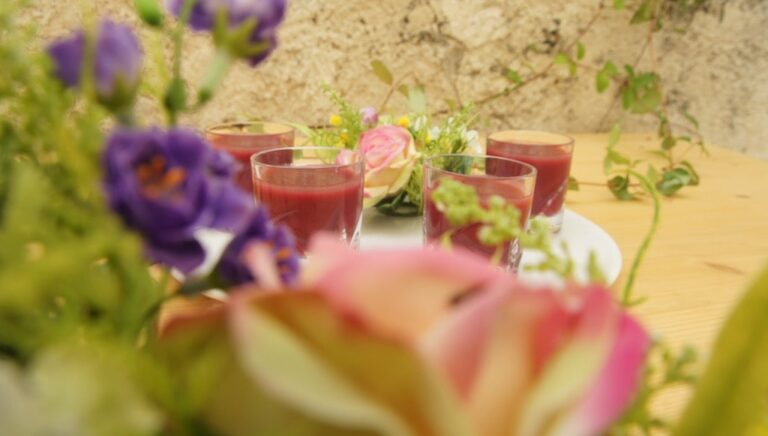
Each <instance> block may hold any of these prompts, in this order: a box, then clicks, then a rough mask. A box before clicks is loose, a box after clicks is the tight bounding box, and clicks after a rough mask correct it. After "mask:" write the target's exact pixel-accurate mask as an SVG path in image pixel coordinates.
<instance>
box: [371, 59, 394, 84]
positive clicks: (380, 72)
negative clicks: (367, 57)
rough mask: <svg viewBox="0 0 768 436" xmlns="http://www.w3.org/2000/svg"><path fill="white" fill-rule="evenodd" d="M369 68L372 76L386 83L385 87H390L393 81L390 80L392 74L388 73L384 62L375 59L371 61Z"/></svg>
mask: <svg viewBox="0 0 768 436" xmlns="http://www.w3.org/2000/svg"><path fill="white" fill-rule="evenodd" d="M371 68H373V74H375V75H376V77H378V78H379V80H381V81H382V82H384V83H386V84H387V85H392V83H393V81H394V79H393V78H392V72H391V71H389V68H387V66H386V65H384V62H382V61H380V60H378V59H375V60H373V61H371Z"/></svg>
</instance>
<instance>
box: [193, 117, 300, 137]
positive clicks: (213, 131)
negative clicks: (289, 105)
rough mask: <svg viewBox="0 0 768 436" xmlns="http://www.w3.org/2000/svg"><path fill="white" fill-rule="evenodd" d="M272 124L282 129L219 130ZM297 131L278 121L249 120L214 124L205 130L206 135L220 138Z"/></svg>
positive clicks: (273, 134)
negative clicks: (258, 130)
mask: <svg viewBox="0 0 768 436" xmlns="http://www.w3.org/2000/svg"><path fill="white" fill-rule="evenodd" d="M259 123H261V124H270V125H272V126H278V127H279V128H280V129H279V130H277V131H275V132H263V133H262V132H231V131H220V130H219V129H226V128H231V127H245V126H249V125H253V124H259ZM295 131H296V129H294V128H293V126H291V125H289V124H287V123H281V122H278V121H261V120H248V121H231V122H227V123H219V124H214V125H212V126H208V127H206V128H205V134H206V135H219V136H248V135H252V136H280V135H285V134H287V133H294V132H295Z"/></svg>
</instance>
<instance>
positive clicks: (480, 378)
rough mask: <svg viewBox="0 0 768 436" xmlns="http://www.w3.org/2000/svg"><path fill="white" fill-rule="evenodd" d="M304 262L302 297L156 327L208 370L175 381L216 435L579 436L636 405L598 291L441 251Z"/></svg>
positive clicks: (639, 333)
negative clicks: (288, 431)
mask: <svg viewBox="0 0 768 436" xmlns="http://www.w3.org/2000/svg"><path fill="white" fill-rule="evenodd" d="M310 251H311V253H312V256H311V257H310V260H309V261H308V263H307V265H306V268H305V270H304V276H303V278H302V283H301V286H300V290H294V291H291V292H282V291H281V290H280V289H277V288H274V289H267V290H265V289H256V288H251V289H250V290H249V289H248V288H245V289H241V290H240V291H239V292H234V293H232V294H231V297H230V301H228V302H227V303H224V304H221V303H215V304H211V305H208V306H207V307H206V306H205V305H203V306H198V307H196V308H194V309H191V310H190V311H185V312H181V313H177V314H176V317H175V318H176V319H172V320H169V321H166V323H165V327H164V329H163V332H162V334H161V345H163V344H164V345H166V347H165V348H164V349H165V351H166V352H167V353H170V357H172V358H173V360H172V361H173V362H188V361H190V358H191V356H194V357H195V358H197V359H200V358H201V356H205V358H206V359H207V360H206V361H207V362H214V363H215V365H214V364H211V367H210V371H212V372H210V373H204V374H205V378H204V380H203V381H200V376H199V374H200V371H199V370H197V371H195V370H194V369H195V368H196V367H195V366H194V365H179V368H180V369H179V372H180V374H178V376H179V377H181V378H182V380H187V379H188V380H190V381H194V382H195V383H197V384H196V386H198V387H199V388H201V390H200V392H207V393H208V395H207V396H205V397H201V398H199V400H198V403H199V405H200V406H199V407H200V410H201V412H200V413H201V415H202V416H203V417H204V419H205V421H206V423H207V424H208V425H209V426H210V427H211V428H212V429H214V430H216V431H218V432H221V433H228V434H234V433H239V434H280V431H281V430H282V429H284V428H286V426H287V425H289V424H292V423H294V422H295V420H296V419H301V424H302V425H303V426H304V427H305V428H306V429H308V430H309V429H315V430H316V431H315V432H316V433H321V432H322V431H321V430H322V429H328V428H339V429H355V430H358V431H367V432H370V433H376V434H413V435H416V434H418V435H478V436H480V435H482V436H494V435H513V434H516V435H533V434H567V435H574V436H582V435H583V436H588V435H595V434H603V433H604V432H605V431H606V430H607V429H609V427H610V425H611V424H612V423H614V422H615V421H616V420H618V419H619V418H620V417H621V414H622V412H623V411H624V409H625V408H626V407H627V406H628V405H629V404H630V402H631V400H632V398H633V396H634V394H635V392H636V390H637V386H638V381H639V379H640V375H641V372H642V368H643V365H644V362H645V357H646V352H647V350H648V346H649V338H648V335H647V333H646V332H645V330H644V329H643V328H642V327H641V326H640V325H639V324H638V323H637V321H635V320H634V319H633V318H632V317H630V316H629V315H628V314H627V313H626V312H625V311H624V310H623V309H622V308H621V307H619V306H618V305H617V304H616V303H615V302H614V300H613V299H612V297H611V295H610V293H609V292H608V291H607V290H605V289H604V288H601V287H598V286H588V287H576V286H573V287H571V288H570V289H568V290H566V291H564V292H555V291H552V290H548V289H533V288H530V287H528V286H526V285H524V284H522V283H520V282H518V281H517V280H516V278H515V277H514V276H512V275H508V274H506V273H504V272H502V271H500V270H498V269H496V268H494V267H493V266H491V265H490V264H488V263H487V262H486V261H485V260H484V259H482V258H480V257H476V256H472V255H469V254H462V253H450V252H446V251H440V250H430V249H422V250H386V251H363V252H356V251H354V250H352V249H350V248H349V247H347V246H345V245H343V244H340V243H339V242H338V241H336V240H335V239H332V238H329V237H320V238H316V239H315V240H314V241H313V245H312V248H311V250H310ZM265 265H267V266H269V267H273V263H266V264H265ZM252 267H256V268H257V269H258V267H259V259H258V257H257V256H254V257H253V259H252ZM275 283H277V284H278V285H279V281H275ZM195 312H196V313H195ZM198 366H199V365H198ZM213 371H216V372H213ZM185 377H186V378H185ZM205 380H208V382H209V386H206V385H205V384H200V383H204V382H205ZM275 411H277V412H279V413H275ZM263 416H270V419H260V417H263Z"/></svg>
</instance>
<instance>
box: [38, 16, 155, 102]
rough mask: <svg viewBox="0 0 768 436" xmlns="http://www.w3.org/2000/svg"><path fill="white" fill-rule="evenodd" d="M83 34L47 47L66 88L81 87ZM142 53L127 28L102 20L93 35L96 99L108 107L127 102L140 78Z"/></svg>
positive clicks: (132, 96)
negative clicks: (94, 37)
mask: <svg viewBox="0 0 768 436" xmlns="http://www.w3.org/2000/svg"><path fill="white" fill-rule="evenodd" d="M85 43H86V41H85V33H84V32H83V31H82V30H81V31H78V32H77V33H75V34H74V35H72V36H71V37H69V38H64V39H60V40H58V41H56V42H54V43H52V44H51V45H49V46H48V54H49V55H50V56H51V59H53V63H54V67H55V73H56V76H57V77H58V78H59V79H60V80H61V82H62V83H63V84H64V85H65V86H68V87H71V88H76V87H79V86H80V82H81V80H82V75H83V63H84V57H85V46H86V44H85ZM142 57H143V55H142V52H141V46H140V45H139V41H138V40H137V39H136V36H135V35H134V34H133V31H132V30H131V28H130V27H128V26H124V25H121V24H116V23H114V22H112V21H109V20H104V21H102V23H101V25H100V26H99V29H98V33H97V34H96V41H95V53H94V65H93V68H94V69H93V78H94V85H95V87H96V92H97V95H98V97H99V100H100V101H101V102H102V103H104V104H105V105H107V106H109V107H120V106H125V105H127V104H130V102H131V101H133V98H134V96H135V94H136V90H137V89H138V85H139V80H140V78H141V66H142Z"/></svg>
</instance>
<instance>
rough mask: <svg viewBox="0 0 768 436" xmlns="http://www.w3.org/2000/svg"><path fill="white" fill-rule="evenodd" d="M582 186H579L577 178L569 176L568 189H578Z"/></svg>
mask: <svg viewBox="0 0 768 436" xmlns="http://www.w3.org/2000/svg"><path fill="white" fill-rule="evenodd" d="M580 189H581V187H580V186H579V181H578V180H576V178H575V177H573V176H568V190H569V191H578V190H580Z"/></svg>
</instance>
